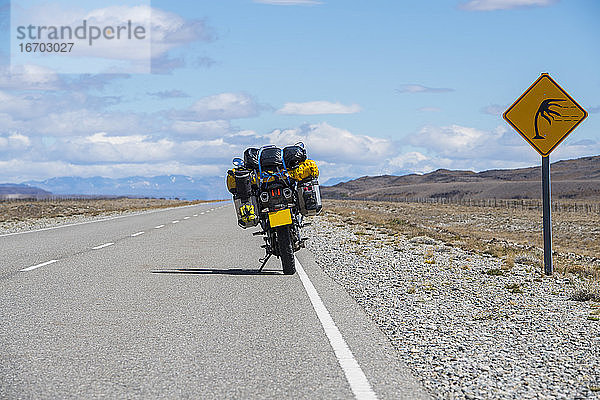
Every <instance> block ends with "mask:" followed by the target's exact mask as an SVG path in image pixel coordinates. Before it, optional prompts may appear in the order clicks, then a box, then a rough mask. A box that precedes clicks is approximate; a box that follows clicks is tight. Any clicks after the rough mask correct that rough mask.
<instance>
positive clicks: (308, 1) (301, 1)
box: [254, 0, 323, 6]
mask: <svg viewBox="0 0 600 400" xmlns="http://www.w3.org/2000/svg"><path fill="white" fill-rule="evenodd" d="M254 2H255V3H260V4H271V5H275V6H305V5H315V4H323V2H322V1H318V0H254Z"/></svg>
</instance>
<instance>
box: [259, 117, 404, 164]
mask: <svg viewBox="0 0 600 400" xmlns="http://www.w3.org/2000/svg"><path fill="white" fill-rule="evenodd" d="M265 137H266V138H268V139H269V141H270V143H274V144H278V145H288V144H293V143H296V142H304V144H305V145H306V146H307V148H309V149H310V152H311V154H313V157H315V158H317V159H319V160H327V161H330V162H343V163H349V164H373V163H377V162H379V161H381V160H382V159H385V158H387V157H389V156H390V155H392V154H393V152H394V150H393V148H394V145H393V143H392V142H391V141H390V140H388V139H382V138H377V137H372V136H367V135H357V134H354V133H352V132H350V131H348V130H346V129H341V128H337V127H335V126H331V125H329V124H328V123H326V122H323V123H319V124H305V125H302V126H301V127H299V128H297V129H285V130H279V129H277V130H274V131H273V132H271V133H270V134H267V135H265ZM332 144H335V145H332Z"/></svg>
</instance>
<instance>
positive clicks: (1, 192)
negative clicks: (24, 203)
mask: <svg viewBox="0 0 600 400" xmlns="http://www.w3.org/2000/svg"><path fill="white" fill-rule="evenodd" d="M49 196H52V193H50V192H48V191H46V190H43V189H40V188H38V187H35V186H29V185H17V184H14V183H2V184H0V199H11V200H12V199H30V198H44V197H49Z"/></svg>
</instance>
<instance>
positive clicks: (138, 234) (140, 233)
mask: <svg viewBox="0 0 600 400" xmlns="http://www.w3.org/2000/svg"><path fill="white" fill-rule="evenodd" d="M144 233H145V232H137V233H134V234H132V235H131V237H136V236H140V235H143V234H144Z"/></svg>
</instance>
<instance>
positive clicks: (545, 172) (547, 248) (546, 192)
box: [542, 156, 554, 275]
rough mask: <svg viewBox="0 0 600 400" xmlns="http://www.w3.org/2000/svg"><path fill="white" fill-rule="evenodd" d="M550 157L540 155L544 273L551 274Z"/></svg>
mask: <svg viewBox="0 0 600 400" xmlns="http://www.w3.org/2000/svg"><path fill="white" fill-rule="evenodd" d="M550 198H551V197H550V157H548V156H546V157H542V201H543V214H544V273H545V274H546V275H552V272H553V271H554V269H553V268H552V218H551V212H550V205H551V203H550Z"/></svg>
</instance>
